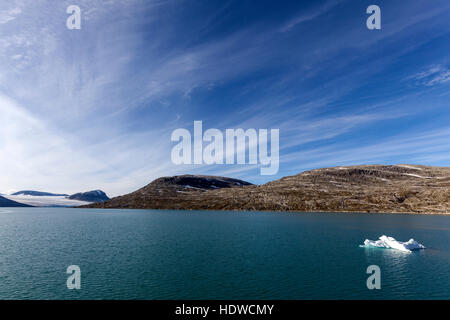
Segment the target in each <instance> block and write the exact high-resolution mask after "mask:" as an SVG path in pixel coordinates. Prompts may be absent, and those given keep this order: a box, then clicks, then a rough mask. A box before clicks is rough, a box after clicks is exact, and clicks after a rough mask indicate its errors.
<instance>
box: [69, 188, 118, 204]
mask: <svg viewBox="0 0 450 320" xmlns="http://www.w3.org/2000/svg"><path fill="white" fill-rule="evenodd" d="M68 199H71V200H79V201H86V202H103V201H107V200H109V197H108V196H107V195H106V193H104V192H103V191H101V190H93V191H88V192H80V193H76V194H73V195H71V196H69V197H68Z"/></svg>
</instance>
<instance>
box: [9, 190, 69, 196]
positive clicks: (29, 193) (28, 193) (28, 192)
mask: <svg viewBox="0 0 450 320" xmlns="http://www.w3.org/2000/svg"><path fill="white" fill-rule="evenodd" d="M12 195H13V196H35V197H45V196H47V197H67V196H68V194H62V193H61V194H59V193H50V192H41V191H32V190H23V191H18V192H15V193H13V194H12Z"/></svg>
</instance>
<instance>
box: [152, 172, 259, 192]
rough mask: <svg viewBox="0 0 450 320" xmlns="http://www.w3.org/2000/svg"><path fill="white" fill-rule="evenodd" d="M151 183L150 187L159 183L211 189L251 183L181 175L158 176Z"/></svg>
mask: <svg viewBox="0 0 450 320" xmlns="http://www.w3.org/2000/svg"><path fill="white" fill-rule="evenodd" d="M151 185H152V187H158V185H159V186H160V187H164V186H179V187H181V188H194V189H202V190H212V189H221V188H232V187H238V186H249V185H251V183H249V182H246V181H242V180H239V179H233V178H225V177H214V176H194V175H183V176H174V177H163V178H159V179H156V180H155V181H153V182H152V183H151Z"/></svg>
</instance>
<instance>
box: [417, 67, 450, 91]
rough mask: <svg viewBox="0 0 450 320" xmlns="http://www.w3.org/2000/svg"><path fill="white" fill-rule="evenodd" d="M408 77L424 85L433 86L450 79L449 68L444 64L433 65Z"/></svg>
mask: <svg viewBox="0 0 450 320" xmlns="http://www.w3.org/2000/svg"><path fill="white" fill-rule="evenodd" d="M410 79H414V80H417V82H418V83H420V84H423V85H425V86H429V87H431V86H434V85H439V84H443V83H446V82H449V81H450V68H449V67H447V66H445V65H434V66H431V67H430V68H429V69H427V70H425V71H422V72H419V73H416V74H415V75H413V76H411V77H410Z"/></svg>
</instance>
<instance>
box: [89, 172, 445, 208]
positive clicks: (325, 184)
mask: <svg viewBox="0 0 450 320" xmlns="http://www.w3.org/2000/svg"><path fill="white" fill-rule="evenodd" d="M208 179H210V180H212V181H215V180H217V181H228V182H229V184H228V185H226V184H225V185H220V184H216V183H214V184H213V183H211V182H207V181H208ZM187 181H189V183H188V182H187ZM232 181H234V182H232ZM193 182H196V183H193ZM85 207H94V208H148V209H188V210H194V209H199V210H206V209H207V210H274V211H330V212H391V213H442V214H448V213H450V168H447V167H427V166H420V165H362V166H348V167H334V168H324V169H316V170H311V171H306V172H303V173H300V174H298V175H295V176H289V177H284V178H282V179H279V180H276V181H273V182H269V183H267V184H264V185H261V186H257V185H251V184H249V183H246V182H244V181H240V180H235V179H229V178H222V177H205V176H178V177H166V178H160V179H157V180H155V181H154V182H152V183H150V184H149V185H147V186H146V187H144V188H142V189H140V190H138V191H136V192H133V193H131V194H128V195H124V196H121V197H117V198H113V199H111V200H110V201H106V202H103V203H96V204H92V205H88V206H85Z"/></svg>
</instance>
